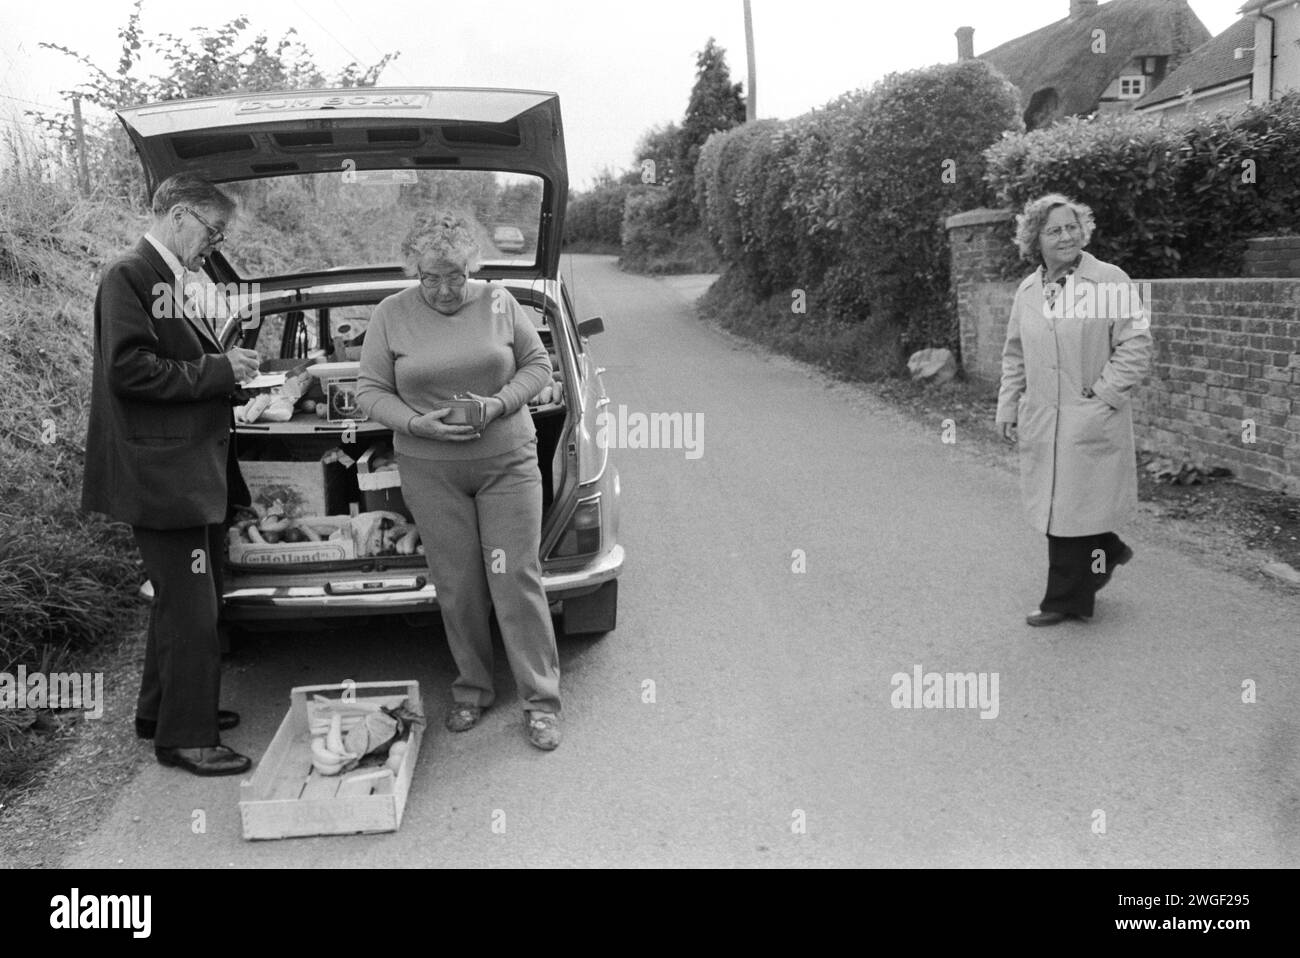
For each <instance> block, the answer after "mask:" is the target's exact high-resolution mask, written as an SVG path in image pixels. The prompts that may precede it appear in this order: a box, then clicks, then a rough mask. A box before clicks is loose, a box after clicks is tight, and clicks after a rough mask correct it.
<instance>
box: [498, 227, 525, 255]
mask: <svg viewBox="0 0 1300 958" xmlns="http://www.w3.org/2000/svg"><path fill="white" fill-rule="evenodd" d="M492 242H493V243H494V244H495V245H496V248H497V249H499V250H501V252H503V253H522V252H523V251H524V234H523V233H522V232H521V231H520V229H519V227H517V226H498V227H497V228H496V229H494V230H493V231H492Z"/></svg>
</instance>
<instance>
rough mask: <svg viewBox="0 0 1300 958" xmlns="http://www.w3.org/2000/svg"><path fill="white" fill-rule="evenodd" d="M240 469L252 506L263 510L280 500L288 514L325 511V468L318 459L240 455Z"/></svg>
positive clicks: (327, 512) (298, 514) (317, 514)
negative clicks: (280, 459)
mask: <svg viewBox="0 0 1300 958" xmlns="http://www.w3.org/2000/svg"><path fill="white" fill-rule="evenodd" d="M239 471H240V472H242V473H243V474H244V482H245V483H247V484H248V491H249V494H250V495H251V496H252V498H253V508H255V509H259V510H260V511H261V512H265V511H266V510H267V509H270V508H271V506H272V504H273V503H275V502H279V503H280V504H281V507H282V509H283V511H284V514H285V515H286V516H288V517H289V518H291V519H293V518H297V517H298V516H321V515H328V514H329V513H330V512H331V510H330V509H329V508H327V503H326V496H325V478H326V477H325V470H324V468H323V467H322V465H321V463H320V460H316V459H313V460H309V461H307V462H279V461H273V460H257V459H241V460H240V462H239Z"/></svg>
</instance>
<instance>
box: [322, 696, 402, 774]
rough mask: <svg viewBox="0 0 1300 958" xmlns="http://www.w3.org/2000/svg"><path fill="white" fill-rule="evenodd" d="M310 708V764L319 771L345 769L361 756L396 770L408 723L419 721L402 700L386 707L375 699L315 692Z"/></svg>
mask: <svg viewBox="0 0 1300 958" xmlns="http://www.w3.org/2000/svg"><path fill="white" fill-rule="evenodd" d="M312 708H313V709H314V710H315V716H314V717H313V718H312V719H311V732H312V741H311V756H312V761H311V764H312V768H314V769H315V770H316V771H317V772H319V773H320V774H321V775H338V774H340V773H342V772H349V771H351V770H352V769H354V768H356V767H357V765H358V764H360V763H361V762H362V761H363V759H364V760H365V763H366V764H367V765H371V764H378V763H380V762H382V763H383V764H384V765H386V766H387V767H388V768H390V769H392V770H393V771H394V772H396V771H397V769H398V767H399V766H400V765H401V757H402V755H403V754H404V753H405V752H406V751H407V748H408V745H409V743H408V741H407V737H408V734H409V731H410V725H411V723H412V722H421V721H423V719H422V718H421V716H419V715H417V714H416V713H414V712H412V711H411V710H410V709H409V708H407V707H406V702H405V701H403V702H402V703H401V704H400V705H398V706H397V707H396V708H394V709H386V708H383V707H382V706H380V705H378V704H377V703H375V702H368V701H364V700H358V701H348V702H340V701H337V700H331V699H326V698H324V697H323V696H317V697H316V699H315V700H314V701H313V703H312ZM325 716H328V718H327V717H325Z"/></svg>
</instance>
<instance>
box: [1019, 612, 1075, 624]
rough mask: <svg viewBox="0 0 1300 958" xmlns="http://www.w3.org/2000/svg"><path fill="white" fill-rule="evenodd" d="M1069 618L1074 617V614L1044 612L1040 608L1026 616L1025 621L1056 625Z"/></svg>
mask: <svg viewBox="0 0 1300 958" xmlns="http://www.w3.org/2000/svg"><path fill="white" fill-rule="evenodd" d="M1069 618H1072V616H1070V615H1069V614H1068V613H1065V612H1043V611H1042V610H1040V609H1035V610H1034V611H1033V612H1030V613H1029V615H1027V616H1025V621H1026V622H1028V623H1029V624H1030V625H1056V624H1057V623H1058V622H1064V621H1065V620H1066V619H1069Z"/></svg>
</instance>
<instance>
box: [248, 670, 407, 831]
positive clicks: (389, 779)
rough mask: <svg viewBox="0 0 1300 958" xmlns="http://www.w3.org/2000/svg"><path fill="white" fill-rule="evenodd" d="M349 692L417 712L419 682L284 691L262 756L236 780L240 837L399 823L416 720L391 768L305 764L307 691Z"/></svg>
mask: <svg viewBox="0 0 1300 958" xmlns="http://www.w3.org/2000/svg"><path fill="white" fill-rule="evenodd" d="M345 694H346V695H347V697H348V698H350V699H351V698H355V701H357V702H362V703H374V704H376V705H381V706H384V707H386V708H395V707H396V706H397V705H399V704H400V703H401V702H402V701H403V700H405V701H406V705H407V708H409V709H410V710H411V711H412V712H415V713H417V714H419V715H421V716H422V715H423V714H424V707H423V704H422V703H421V701H420V683H419V682H413V681H402V682H355V683H349V684H347V685H346V686H344V685H308V686H301V687H299V688H295V689H293V690H292V691H291V692H290V694H289V712H288V714H287V715H285V717H284V721H283V722H281V723H280V728H279V730H278V731H277V732H276V733H275V738H273V739H272V740H271V745H270V747H269V748H267V750H266V754H265V755H263V756H262V760H261V761H260V762H259V763H258V766H257V769H256V770H255V771H254V772H253V776H252V777H251V778H249V779H247V780H246V781H244V782H242V783H241V784H240V800H239V813H240V818H241V819H242V821H243V826H244V837H245V838H249V839H257V838H296V837H301V836H305V835H352V834H357V833H365V832H393V831H396V830H397V828H398V826H400V825H401V824H402V811H403V809H404V808H405V807H406V795H407V792H408V791H410V788H411V777H412V776H413V775H414V773H415V763H416V760H417V758H418V756H419V752H420V741H421V737H422V734H423V732H424V726H423V724H422V723H412V725H411V734H410V739H409V741H410V745H409V747H408V748H407V750H406V754H405V755H403V756H402V760H401V764H400V765H399V766H398V768H397V771H396V773H393V772H391V771H387V770H385V769H382V768H358V769H356V770H354V771H352V772H349V773H347V774H344V775H321V774H320V773H319V772H317V771H316V770H315V769H313V768H312V760H311V724H312V719H313V718H316V717H317V712H318V708H317V707H316V705H315V702H314V701H313V699H314V697H315V696H323V697H325V698H327V699H333V700H342V699H343V698H344V696H345Z"/></svg>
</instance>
